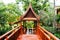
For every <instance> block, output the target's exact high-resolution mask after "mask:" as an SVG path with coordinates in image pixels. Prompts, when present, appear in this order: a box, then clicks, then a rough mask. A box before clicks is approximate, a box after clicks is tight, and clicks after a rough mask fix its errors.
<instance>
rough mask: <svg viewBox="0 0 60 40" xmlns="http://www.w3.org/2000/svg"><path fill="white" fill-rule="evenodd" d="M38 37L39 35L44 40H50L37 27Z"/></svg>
mask: <svg viewBox="0 0 60 40" xmlns="http://www.w3.org/2000/svg"><path fill="white" fill-rule="evenodd" d="M36 33H37V35H39V36H40V37H41V38H42V39H43V40H50V37H49V36H48V35H47V34H45V33H44V31H42V30H41V29H40V28H38V27H37V32H36Z"/></svg>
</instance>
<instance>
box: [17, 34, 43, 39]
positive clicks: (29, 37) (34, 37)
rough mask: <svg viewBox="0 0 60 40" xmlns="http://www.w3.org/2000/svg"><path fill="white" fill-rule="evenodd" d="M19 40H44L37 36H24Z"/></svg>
mask: <svg viewBox="0 0 60 40" xmlns="http://www.w3.org/2000/svg"><path fill="white" fill-rule="evenodd" d="M17 40H42V39H41V37H39V36H38V35H35V34H23V35H20V36H19V37H18V38H17Z"/></svg>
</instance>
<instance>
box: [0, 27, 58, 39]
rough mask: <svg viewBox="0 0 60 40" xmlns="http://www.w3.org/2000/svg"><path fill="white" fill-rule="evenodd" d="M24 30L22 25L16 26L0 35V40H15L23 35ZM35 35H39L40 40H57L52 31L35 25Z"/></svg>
mask: <svg viewBox="0 0 60 40" xmlns="http://www.w3.org/2000/svg"><path fill="white" fill-rule="evenodd" d="M23 34H24V31H23V28H22V26H21V27H16V28H14V29H13V30H11V31H9V32H7V33H6V34H4V35H2V36H0V40H17V38H18V36H20V35H23ZM35 35H38V36H39V37H41V39H42V40H59V39H58V38H57V37H55V36H54V35H53V34H52V33H50V32H48V31H47V30H45V29H44V28H42V27H40V26H37V28H36V33H35Z"/></svg>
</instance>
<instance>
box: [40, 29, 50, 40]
mask: <svg viewBox="0 0 60 40" xmlns="http://www.w3.org/2000/svg"><path fill="white" fill-rule="evenodd" d="M39 29H40V28H39ZM40 30H41V29H40ZM41 31H42V30H41ZM42 33H43V34H44V35H45V36H46V38H47V39H48V40H50V37H49V36H48V35H47V34H45V33H44V31H42Z"/></svg>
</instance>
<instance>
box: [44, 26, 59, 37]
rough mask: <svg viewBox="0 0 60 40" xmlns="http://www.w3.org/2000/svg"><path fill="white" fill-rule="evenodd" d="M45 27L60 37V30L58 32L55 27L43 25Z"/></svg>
mask: <svg viewBox="0 0 60 40" xmlns="http://www.w3.org/2000/svg"><path fill="white" fill-rule="evenodd" d="M43 27H44V28H45V29H46V30H48V31H49V32H51V33H53V34H54V35H55V36H56V37H58V38H60V32H58V31H57V30H56V28H55V27H50V26H43Z"/></svg>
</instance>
